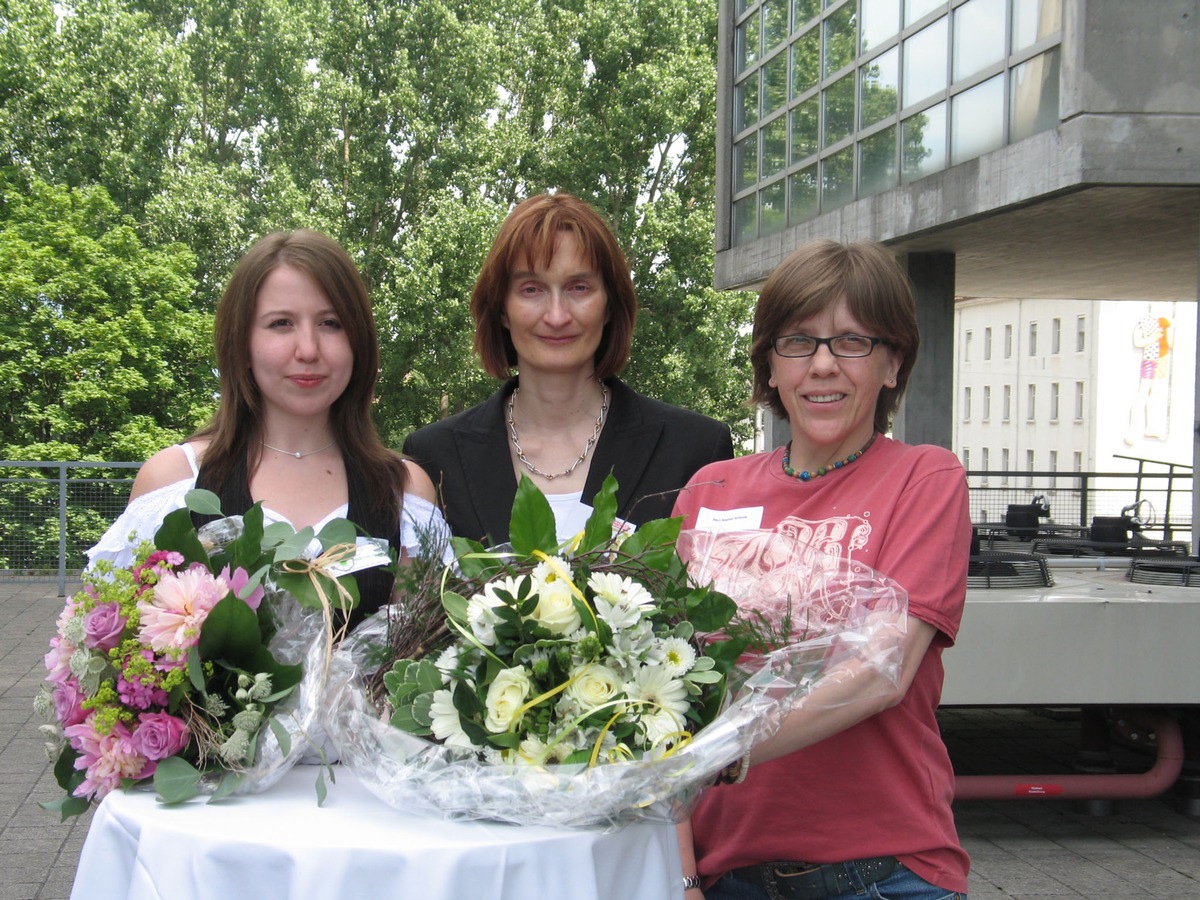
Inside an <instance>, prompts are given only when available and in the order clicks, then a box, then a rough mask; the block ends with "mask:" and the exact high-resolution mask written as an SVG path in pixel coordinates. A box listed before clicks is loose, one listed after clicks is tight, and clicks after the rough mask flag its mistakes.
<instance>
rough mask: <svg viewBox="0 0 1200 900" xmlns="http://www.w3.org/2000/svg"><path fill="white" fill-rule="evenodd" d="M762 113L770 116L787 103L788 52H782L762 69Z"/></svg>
mask: <svg viewBox="0 0 1200 900" xmlns="http://www.w3.org/2000/svg"><path fill="white" fill-rule="evenodd" d="M761 71H762V80H763V91H762V114H763V115H764V116H769V115H770V114H771V113H773V112H774V111H775V110H777V109H780V108H781V107H783V106H784V104H786V103H787V75H788V73H787V54H786V53H780V54H779V55H778V56H776V57H775V58H774V59H772V60H771V61H770V62H769V63H767V64H766V65H764V66H763V67H762V69H761Z"/></svg>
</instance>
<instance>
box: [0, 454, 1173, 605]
mask: <svg viewBox="0 0 1200 900" xmlns="http://www.w3.org/2000/svg"><path fill="white" fill-rule="evenodd" d="M1138 463H1139V465H1138V470H1137V471H1136V472H1133V473H1130V472H1071V473H1064V472H1051V471H1037V472H1013V471H1008V472H995V471H987V472H984V471H979V470H972V471H969V472H967V478H968V484H969V485H970V498H971V499H970V503H971V519H972V521H974V522H975V523H976V524H983V523H1003V522H1004V520H1005V513H1006V512H1007V509H1008V507H1009V505H1012V504H1018V505H1019V504H1030V503H1031V502H1033V500H1034V498H1044V502H1045V503H1046V505H1047V506H1048V508H1049V509H1048V513H1049V514H1048V519H1047V521H1048V522H1051V523H1058V524H1064V525H1078V526H1083V527H1086V526H1088V525H1090V524H1091V521H1092V518H1093V517H1094V516H1120V515H1122V514H1132V515H1136V516H1137V517H1138V519H1139V520H1140V521H1141V522H1142V532H1143V533H1144V534H1147V535H1149V536H1161V538H1162V539H1163V540H1166V541H1170V540H1174V539H1176V538H1177V537H1183V538H1184V539H1189V538H1190V535H1191V527H1192V470H1191V468H1190V467H1187V466H1182V465H1179V464H1174V463H1160V462H1156V461H1154V460H1146V459H1138ZM140 465H141V464H140V463H132V462H86V461H77V462H26V461H14V460H0V580H10V579H13V578H17V577H23V578H33V579H38V580H57V582H58V586H59V591H60V593H61V592H63V591H64V590H65V585H66V582H67V579H68V577H76V576H78V574H79V573H80V572H81V571H82V569H83V567H84V565H85V564H86V562H87V559H86V556H85V551H86V550H87V549H88V548H89V547H91V546H92V545H93V544H94V543H96V541H97V540H99V538H100V536H101V535H102V534H103V533H104V531H105V530H106V529H107V528H108V526H109V525H110V524H111V523H112V522H113V520H114V519H116V517H117V516H118V515H120V513H121V510H123V509H124V508H125V504H126V503H127V502H128V499H129V491H130V488H131V487H132V485H133V476H134V475H135V474H136V470H137V469H138V468H139V467H140ZM1151 466H1161V467H1163V468H1164V469H1165V470H1164V471H1151V470H1150V467H1151Z"/></svg>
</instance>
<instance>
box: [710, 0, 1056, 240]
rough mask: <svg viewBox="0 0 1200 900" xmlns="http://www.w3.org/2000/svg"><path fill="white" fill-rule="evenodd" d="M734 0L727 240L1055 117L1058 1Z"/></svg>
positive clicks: (904, 179) (944, 163)
mask: <svg viewBox="0 0 1200 900" xmlns="http://www.w3.org/2000/svg"><path fill="white" fill-rule="evenodd" d="M731 7H732V12H733V15H734V20H733V22H732V23H731V24H732V27H733V29H734V31H733V38H734V46H733V48H732V49H731V51H729V52H731V54H732V58H731V60H726V61H728V62H730V63H731V65H730V68H731V70H732V72H731V76H732V80H733V88H732V90H733V95H732V97H729V98H728V99H729V100H730V101H731V102H730V104H729V109H730V110H731V114H730V119H731V122H730V124H731V125H732V130H733V135H734V139H735V140H734V145H733V151H732V153H731V154H730V155H729V159H730V164H731V166H732V167H733V169H734V171H733V172H732V173H730V175H731V177H730V178H729V179H728V180H727V182H725V183H728V184H729V185H730V186H731V188H732V190H733V192H734V197H730V198H729V201H728V202H730V203H732V202H733V200H734V199H735V197H736V199H737V202H738V203H739V204H741V205H740V206H739V207H738V210H737V211H734V216H735V218H736V223H735V224H734V227H733V228H732V229H731V233H732V239H733V240H734V241H735V242H736V243H741V242H742V241H743V240H744V239H745V236H746V235H751V237H750V238H749V239H750V240H753V239H754V238H756V237H760V236H762V235H763V234H765V233H767V228H768V219H769V220H770V222H772V223H773V222H776V221H782V220H787V221H788V222H791V223H794V224H795V223H799V222H801V221H804V219H803V218H802V216H803V215H804V214H805V212H806V211H807V212H808V213H810V214H811V215H812V216H816V215H818V214H819V213H820V212H823V211H827V210H830V209H834V208H836V207H838V206H840V205H842V204H844V203H849V202H852V201H853V200H856V199H858V198H861V197H867V196H870V195H872V194H877V193H879V192H882V191H886V190H890V189H891V188H894V187H896V186H898V185H900V184H908V183H910V182H912V181H915V180H916V179H919V178H924V177H927V176H929V175H932V174H934V173H937V172H940V171H943V170H944V169H946V168H947V167H948V166H950V165H954V164H958V163H961V162H963V161H965V160H968V159H972V158H974V157H978V156H980V155H982V154H984V153H988V152H990V151H993V150H995V149H997V148H999V147H1001V146H1003V145H1004V143H1005V142H1006V141H1007V142H1013V141H1018V140H1022V139H1024V138H1027V137H1029V136H1031V135H1033V134H1036V133H1037V132H1040V131H1044V130H1048V129H1052V128H1054V127H1055V126H1056V125H1057V124H1058V123H1059V121H1060V119H1059V103H1060V97H1059V79H1060V69H1061V60H1060V57H1061V50H1060V48H1059V46H1058V43H1059V42H1060V40H1061V34H1062V29H1063V11H1062V9H1063V3H1062V0H734V3H733V4H732V5H731ZM723 9H730V7H729V6H723ZM1034 47H1036V48H1037V50H1036V53H1035V52H1034V51H1033V50H1032V49H1030V48H1034ZM1031 54H1032V55H1031ZM781 186H782V187H781ZM814 192H815V193H814ZM750 195H753V197H752V198H751V196H750ZM784 201H786V202H784ZM765 204H770V206H771V208H772V209H773V210H774V209H776V208H778V209H780V210H784V211H785V212H786V215H778V214H776V215H775V218H771V215H772V214H771V213H769V212H767V211H766V210H765V207H764V205H765Z"/></svg>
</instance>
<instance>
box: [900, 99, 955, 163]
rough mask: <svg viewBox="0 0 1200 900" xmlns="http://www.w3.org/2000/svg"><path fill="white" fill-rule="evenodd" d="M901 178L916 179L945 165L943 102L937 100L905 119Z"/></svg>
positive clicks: (944, 107)
mask: <svg viewBox="0 0 1200 900" xmlns="http://www.w3.org/2000/svg"><path fill="white" fill-rule="evenodd" d="M901 137H902V140H903V141H904V152H903V158H904V162H903V166H904V168H903V171H902V173H901V174H902V179H903V180H904V181H915V180H916V179H918V178H924V177H925V176H926V175H931V174H933V173H934V172H940V171H941V170H942V169H944V168H946V104H945V103H939V104H938V105H937V106H931V107H929V109H927V110H925V111H924V112H919V113H917V114H916V115H915V116H909V117H908V118H907V119H905V120H904V125H903V128H902V131H901Z"/></svg>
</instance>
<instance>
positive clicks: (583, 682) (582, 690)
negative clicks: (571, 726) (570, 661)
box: [567, 663, 621, 710]
mask: <svg viewBox="0 0 1200 900" xmlns="http://www.w3.org/2000/svg"><path fill="white" fill-rule="evenodd" d="M571 675H572V679H573V680H572V682H571V685H570V687H568V688H567V693H568V694H569V695H570V696H571V698H572V699H573V700H575V701H576V702H577V703H579V705H580V706H581V707H582V708H583V709H584V710H592V709H595V708H596V707H598V706H603V705H604V704H605V703H608V702H609V701H610V700H612V699H613V698H615V697H616V696H617V694H618V693H620V691H621V679H620V677H619V676H618V675H617V673H616V672H614V671H613V670H612V669H610V668H609V667H608V666H602V665H600V664H599V663H591V664H589V665H586V666H581V667H580V668H578V669H576V670H575V671H574V672H572V673H571Z"/></svg>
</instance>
